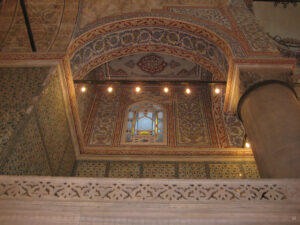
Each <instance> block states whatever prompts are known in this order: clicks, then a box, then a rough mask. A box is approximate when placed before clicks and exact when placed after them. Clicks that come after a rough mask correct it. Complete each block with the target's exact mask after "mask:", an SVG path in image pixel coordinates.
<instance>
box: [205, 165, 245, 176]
mask: <svg viewBox="0 0 300 225" xmlns="http://www.w3.org/2000/svg"><path fill="white" fill-rule="evenodd" d="M241 172H242V171H241V169H240V167H239V165H235V164H223V163H222V164H221V163H215V164H209V174H210V177H211V178H213V179H225V178H228V179H229V178H240V177H241V176H242V173H241Z"/></svg>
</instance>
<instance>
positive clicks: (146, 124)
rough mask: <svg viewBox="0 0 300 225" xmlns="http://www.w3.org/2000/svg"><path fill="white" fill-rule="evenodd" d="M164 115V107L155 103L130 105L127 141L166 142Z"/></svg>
mask: <svg viewBox="0 0 300 225" xmlns="http://www.w3.org/2000/svg"><path fill="white" fill-rule="evenodd" d="M164 116H165V115H164V111H163V109H162V107H161V106H159V105H156V104H153V103H149V102H142V103H139V104H135V105H133V106H131V107H129V109H128V112H127V121H126V130H125V143H145V144H147V143H149V144H151V143H152V144H153V143H162V142H164V136H165V135H164V133H165V132H166V131H165V125H164V122H165V119H164Z"/></svg>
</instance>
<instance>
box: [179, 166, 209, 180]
mask: <svg viewBox="0 0 300 225" xmlns="http://www.w3.org/2000/svg"><path fill="white" fill-rule="evenodd" d="M178 167H179V168H178V176H179V177H180V178H181V179H205V178H207V177H209V173H207V172H206V164H205V163H197V162H180V163H179V165H178Z"/></svg>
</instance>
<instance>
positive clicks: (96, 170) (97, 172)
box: [74, 161, 107, 177]
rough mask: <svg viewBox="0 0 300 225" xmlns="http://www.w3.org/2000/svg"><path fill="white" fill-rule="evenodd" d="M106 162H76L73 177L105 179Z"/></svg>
mask: <svg viewBox="0 0 300 225" xmlns="http://www.w3.org/2000/svg"><path fill="white" fill-rule="evenodd" d="M106 167H107V162H102V161H77V162H76V167H75V171H74V176H77V177H106Z"/></svg>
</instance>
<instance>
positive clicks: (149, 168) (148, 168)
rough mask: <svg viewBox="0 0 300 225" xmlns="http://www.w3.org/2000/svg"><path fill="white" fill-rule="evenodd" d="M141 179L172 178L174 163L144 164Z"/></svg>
mask: <svg viewBox="0 0 300 225" xmlns="http://www.w3.org/2000/svg"><path fill="white" fill-rule="evenodd" d="M142 174H143V178H166V179H167V178H174V177H175V163H165V162H144V163H143V171H142Z"/></svg>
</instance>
